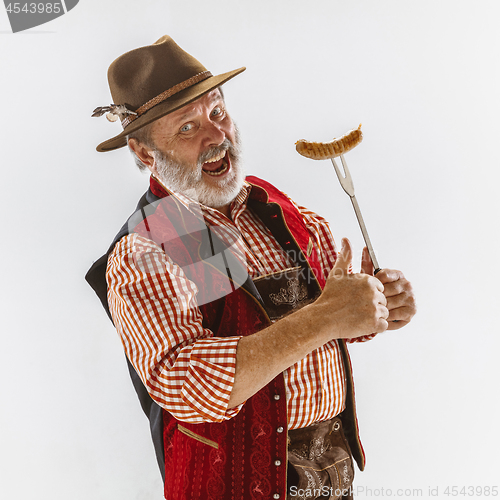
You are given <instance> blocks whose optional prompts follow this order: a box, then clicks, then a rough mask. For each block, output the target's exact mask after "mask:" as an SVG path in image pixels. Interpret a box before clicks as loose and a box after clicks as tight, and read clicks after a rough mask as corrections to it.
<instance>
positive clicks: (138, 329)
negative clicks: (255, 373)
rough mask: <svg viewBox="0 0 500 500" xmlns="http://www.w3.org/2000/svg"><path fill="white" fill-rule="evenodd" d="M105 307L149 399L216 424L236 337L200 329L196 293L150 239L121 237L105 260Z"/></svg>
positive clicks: (188, 418)
mask: <svg viewBox="0 0 500 500" xmlns="http://www.w3.org/2000/svg"><path fill="white" fill-rule="evenodd" d="M106 278H107V282H108V303H109V308H110V312H111V316H112V318H113V322H114V324H115V327H116V329H117V331H118V333H119V335H120V338H121V341H122V343H123V346H124V348H125V353H126V355H127V357H128V359H129V360H130V362H131V363H132V365H133V367H134V368H135V370H136V371H137V373H138V375H139V377H140V378H141V380H142V382H143V383H144V385H145V387H146V389H147V390H148V392H149V394H150V395H151V397H152V398H153V399H154V400H155V401H156V402H157V403H158V404H159V405H160V406H161V407H163V408H165V409H166V410H167V411H168V412H169V413H171V414H172V415H173V416H174V417H175V418H177V419H179V420H182V421H185V422H190V423H201V422H221V421H223V420H227V419H229V418H232V417H234V416H235V415H237V414H238V412H239V411H240V409H241V407H242V405H239V406H237V407H235V408H232V409H228V404H229V398H230V396H231V390H232V387H233V384H234V373H235V368H236V348H237V345H238V341H239V340H240V338H241V336H238V335H235V336H232V337H222V338H221V337H214V334H213V332H212V331H211V330H209V329H207V328H204V327H203V325H202V321H203V316H202V314H201V312H200V309H199V307H198V304H197V301H196V295H197V292H198V289H197V287H196V285H195V284H194V283H193V282H192V281H190V280H189V279H188V278H187V277H186V275H185V274H184V272H183V270H182V268H181V267H180V266H178V265H176V264H175V263H174V262H173V261H172V260H171V259H170V258H169V257H168V256H167V255H166V254H165V252H164V251H163V250H162V249H161V247H160V246H158V245H157V244H156V243H155V242H153V241H151V240H148V239H146V238H143V237H142V236H139V235H137V234H130V235H128V236H125V237H123V238H122V239H121V240H120V241H119V242H118V243H117V244H116V245H115V248H114V250H113V252H112V253H111V255H110V256H109V259H108V267H107V272H106Z"/></svg>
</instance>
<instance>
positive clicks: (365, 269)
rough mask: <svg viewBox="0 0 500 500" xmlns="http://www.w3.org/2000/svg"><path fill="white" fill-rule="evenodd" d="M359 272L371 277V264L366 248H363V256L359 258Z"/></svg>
mask: <svg viewBox="0 0 500 500" xmlns="http://www.w3.org/2000/svg"><path fill="white" fill-rule="evenodd" d="M361 272H362V273H364V274H369V275H370V276H373V262H372V259H371V257H370V253H369V252H368V248H367V247H365V248H363V255H362V256H361Z"/></svg>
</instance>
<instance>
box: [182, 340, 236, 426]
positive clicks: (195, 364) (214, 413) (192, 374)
mask: <svg viewBox="0 0 500 500" xmlns="http://www.w3.org/2000/svg"><path fill="white" fill-rule="evenodd" d="M241 338H242V337H241V336H239V337H230V338H220V337H212V338H209V339H202V340H197V341H196V342H195V343H194V344H193V345H192V349H191V354H190V357H189V367H188V370H187V374H186V379H185V382H184V384H183V387H182V390H181V398H182V400H183V402H184V403H185V404H186V405H188V406H189V407H191V408H192V409H193V410H194V411H195V412H196V413H198V414H199V415H200V416H201V417H202V418H203V420H205V421H209V422H222V421H224V420H228V419H230V418H232V417H234V416H236V415H237V414H238V413H239V411H240V410H241V408H242V407H243V403H242V404H241V405H238V406H236V407H234V408H231V409H228V405H229V398H230V397H231V391H232V389H233V385H234V374H235V370H236V348H237V346H238V342H239V340H240V339H241Z"/></svg>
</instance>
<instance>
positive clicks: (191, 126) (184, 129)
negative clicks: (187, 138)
mask: <svg viewBox="0 0 500 500" xmlns="http://www.w3.org/2000/svg"><path fill="white" fill-rule="evenodd" d="M192 128H193V125H192V124H191V123H186V125H183V126H182V127H181V132H189V131H190V130H191V129H192Z"/></svg>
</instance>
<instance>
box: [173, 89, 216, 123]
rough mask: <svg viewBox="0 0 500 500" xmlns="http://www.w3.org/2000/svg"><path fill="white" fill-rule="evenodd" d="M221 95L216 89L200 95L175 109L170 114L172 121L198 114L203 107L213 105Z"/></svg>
mask: <svg viewBox="0 0 500 500" xmlns="http://www.w3.org/2000/svg"><path fill="white" fill-rule="evenodd" d="M221 99H222V98H221V95H220V92H219V90H218V89H215V90H212V91H211V92H209V93H208V94H206V95H204V96H202V97H200V98H199V99H197V100H196V101H194V102H191V103H189V104H188V105H187V106H184V108H181V109H178V110H177V111H174V113H172V115H170V116H171V117H172V118H173V120H174V121H177V122H182V121H184V120H186V119H188V118H189V117H191V116H193V115H196V114H198V112H199V111H200V110H201V109H203V108H205V107H211V106H213V105H214V104H215V103H216V102H218V101H220V100H221Z"/></svg>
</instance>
